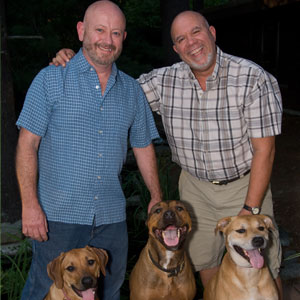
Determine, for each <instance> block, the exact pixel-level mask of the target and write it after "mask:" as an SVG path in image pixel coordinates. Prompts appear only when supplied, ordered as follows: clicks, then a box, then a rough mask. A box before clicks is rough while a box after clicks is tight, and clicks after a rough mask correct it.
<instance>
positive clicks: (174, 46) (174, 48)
mask: <svg viewBox="0 0 300 300" xmlns="http://www.w3.org/2000/svg"><path fill="white" fill-rule="evenodd" d="M173 50H174V51H175V52H176V53H177V54H178V51H177V48H176V45H173Z"/></svg>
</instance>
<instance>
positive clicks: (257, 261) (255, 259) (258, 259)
mask: <svg viewBox="0 0 300 300" xmlns="http://www.w3.org/2000/svg"><path fill="white" fill-rule="evenodd" d="M247 253H248V255H249V258H250V263H251V265H252V267H253V268H255V269H260V268H262V267H263V266H264V258H263V256H262V255H261V254H260V252H259V251H258V250H249V251H247Z"/></svg>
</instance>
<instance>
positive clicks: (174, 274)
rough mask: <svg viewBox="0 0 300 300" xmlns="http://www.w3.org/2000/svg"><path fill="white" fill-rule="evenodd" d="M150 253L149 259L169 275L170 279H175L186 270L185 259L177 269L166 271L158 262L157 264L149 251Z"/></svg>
mask: <svg viewBox="0 0 300 300" xmlns="http://www.w3.org/2000/svg"><path fill="white" fill-rule="evenodd" d="M148 253H149V257H150V259H151V261H152V263H153V264H154V265H155V266H156V267H157V268H158V269H160V270H161V271H163V272H166V273H169V275H168V277H174V276H177V275H178V274H179V273H180V272H181V271H182V270H183V268H184V259H183V260H182V262H181V263H180V264H179V265H178V266H177V267H176V268H172V269H165V268H164V267H162V266H161V265H160V264H159V263H158V262H156V261H155V260H154V258H153V256H152V254H151V252H150V250H148Z"/></svg>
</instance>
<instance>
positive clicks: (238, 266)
mask: <svg viewBox="0 0 300 300" xmlns="http://www.w3.org/2000/svg"><path fill="white" fill-rule="evenodd" d="M269 229H274V226H273V223H272V220H271V219H270V218H269V217H267V216H264V215H255V216H254V215H251V216H236V217H227V218H223V219H221V220H220V221H219V222H218V224H217V227H216V232H218V231H221V232H223V233H224V235H225V239H226V249H227V253H226V254H225V256H224V258H223V261H222V264H221V266H220V269H219V270H218V272H217V273H216V274H215V275H214V277H213V278H212V279H211V280H210V281H209V283H208V285H207V286H206V288H205V290H204V300H278V293H277V289H276V286H275V283H274V280H273V279H272V277H271V274H270V272H269V269H268V267H267V266H266V264H265V262H264V258H263V256H262V254H261V251H263V249H264V248H265V247H266V246H267V242H268V240H269Z"/></svg>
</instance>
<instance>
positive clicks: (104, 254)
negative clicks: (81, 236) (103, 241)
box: [86, 246, 108, 276]
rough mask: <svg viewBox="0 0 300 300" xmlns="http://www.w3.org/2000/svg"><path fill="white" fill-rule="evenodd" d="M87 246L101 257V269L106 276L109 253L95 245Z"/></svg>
mask: <svg viewBox="0 0 300 300" xmlns="http://www.w3.org/2000/svg"><path fill="white" fill-rule="evenodd" d="M86 248H87V249H89V250H90V251H92V252H94V253H95V254H96V256H97V258H98V259H99V265H100V270H101V272H102V274H103V275H104V276H105V275H106V273H105V266H106V264H107V262H108V254H107V252H106V251H105V250H103V249H100V248H95V247H90V246H86ZM99 275H100V274H99Z"/></svg>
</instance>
